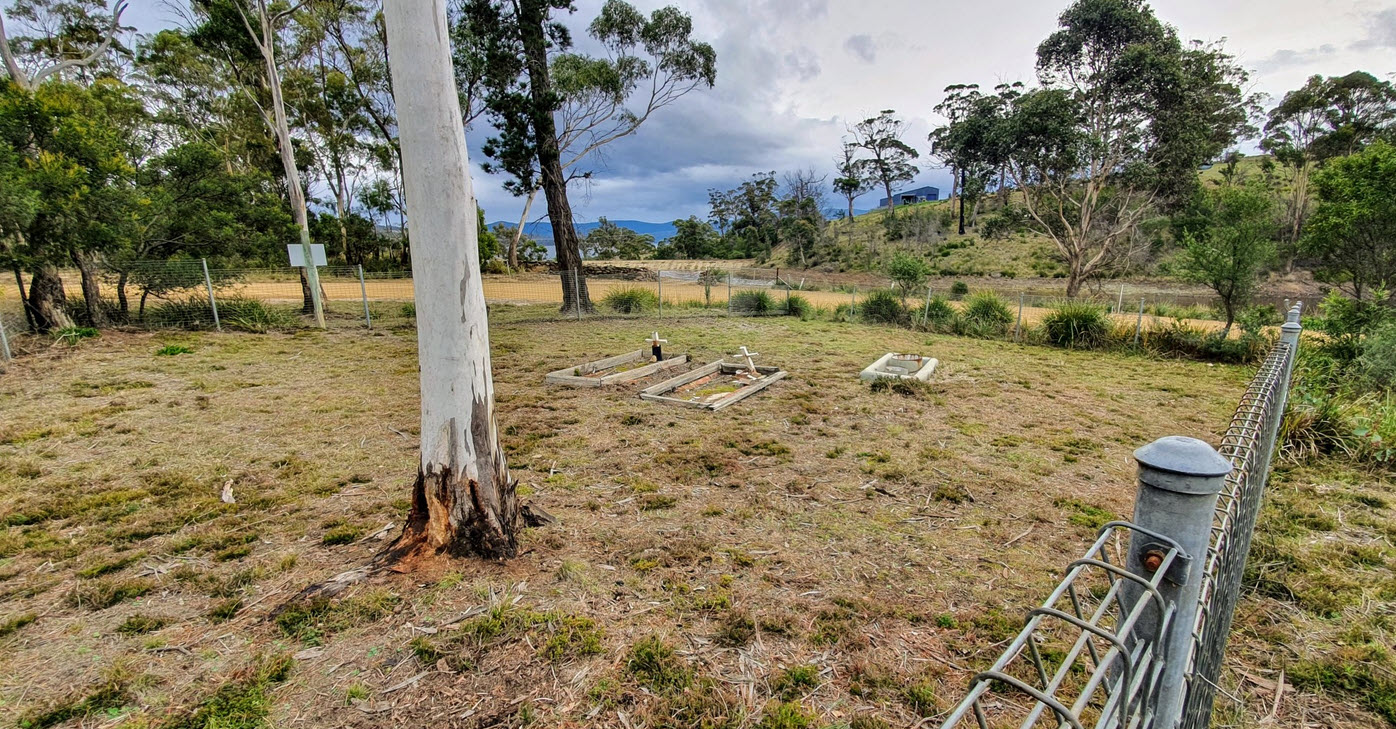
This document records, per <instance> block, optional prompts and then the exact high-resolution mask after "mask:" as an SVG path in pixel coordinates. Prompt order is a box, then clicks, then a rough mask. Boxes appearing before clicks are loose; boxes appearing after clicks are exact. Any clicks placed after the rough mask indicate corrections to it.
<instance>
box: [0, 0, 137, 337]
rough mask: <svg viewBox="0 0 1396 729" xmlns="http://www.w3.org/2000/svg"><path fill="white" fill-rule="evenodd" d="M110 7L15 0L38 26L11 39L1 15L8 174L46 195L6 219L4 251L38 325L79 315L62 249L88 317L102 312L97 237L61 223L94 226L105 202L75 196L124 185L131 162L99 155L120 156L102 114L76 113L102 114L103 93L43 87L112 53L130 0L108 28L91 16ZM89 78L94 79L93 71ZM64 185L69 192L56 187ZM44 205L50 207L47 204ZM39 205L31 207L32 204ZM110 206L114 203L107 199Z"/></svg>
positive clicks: (28, 196) (30, 193)
mask: <svg viewBox="0 0 1396 729" xmlns="http://www.w3.org/2000/svg"><path fill="white" fill-rule="evenodd" d="M104 7H105V5H103V4H101V3H94V2H71V3H59V2H52V1H43V2H29V3H22V4H20V5H18V6H16V10H17V11H18V15H19V16H20V19H21V20H27V21H28V22H29V24H30V26H29V27H30V29H31V30H36V31H37V32H35V33H34V34H33V35H25V36H17V37H16V38H14V39H13V42H12V40H11V38H10V37H9V35H8V33H7V32H6V29H5V21H4V17H3V15H0V59H2V60H3V61H4V65H5V73H6V75H7V76H8V82H7V83H6V88H5V89H3V91H4V93H5V94H6V97H7V98H6V109H5V110H4V111H5V112H6V113H8V114H9V115H10V117H9V118H8V119H7V120H6V121H5V126H6V129H5V135H6V136H7V137H8V138H7V139H6V142H8V144H9V146H10V150H9V155H8V156H9V159H10V160H11V162H12V163H15V164H14V166H12V167H11V180H10V182H11V184H22V185H23V186H24V187H25V188H27V189H24V190H22V191H21V190H18V189H17V190H15V191H13V192H11V193H10V195H9V196H8V197H10V198H11V199H12V200H28V201H35V200H37V201H39V202H40V205H41V207H38V208H33V207H30V206H29V205H21V206H18V207H12V208H11V212H12V213H19V212H23V213H25V214H23V215H20V216H16V217H12V218H11V219H10V220H9V223H8V225H4V224H0V235H3V237H5V238H8V241H7V242H6V248H7V249H8V250H9V251H10V253H9V254H8V255H7V256H6V257H7V258H9V262H10V263H11V266H12V268H13V270H14V273H15V278H16V279H17V281H18V282H19V283H20V295H21V296H22V297H24V298H25V300H26V302H27V304H26V309H25V313H26V314H27V315H28V317H29V318H30V319H31V321H32V323H33V325H34V327H35V328H36V329H38V330H39V331H49V330H50V329H54V328H61V327H65V326H71V325H72V320H71V319H70V318H69V316H68V315H67V312H66V311H65V310H64V306H65V300H66V296H65V292H64V290H63V280H62V279H61V278H59V276H58V270H57V266H58V265H60V263H61V262H63V260H62V258H63V257H64V256H63V255H62V254H66V257H67V258H68V259H69V260H71V262H73V263H76V264H78V265H79V266H80V267H82V269H83V274H84V275H83V277H82V280H83V289H84V294H86V295H85V296H84V300H85V301H86V303H87V305H88V312H89V317H90V318H93V319H94V320H95V319H98V318H100V312H101V308H100V306H99V305H98V303H99V302H98V301H96V296H97V290H96V277H95V275H94V274H93V272H92V270H91V267H90V265H89V261H88V258H87V255H88V252H89V249H90V247H91V246H92V245H94V244H95V243H96V242H97V240H94V239H93V238H90V237H89V238H87V239H86V241H85V245H81V244H76V243H78V241H77V239H76V238H74V237H72V236H73V235H74V232H73V231H71V230H68V231H61V232H60V229H61V228H62V227H64V226H65V225H74V224H77V225H82V224H83V221H82V220H81V218H84V217H85V218H86V219H87V225H84V226H83V227H85V228H86V232H88V233H93V232H96V229H95V228H93V227H91V226H93V225H97V224H98V223H99V221H100V220H101V219H102V218H103V216H102V215H100V214H98V215H92V214H91V213H93V212H97V211H95V210H92V211H85V210H84V209H83V208H82V207H81V206H79V205H78V200H76V199H74V198H73V197H72V196H85V195H89V194H93V195H105V194H107V193H109V192H111V191H112V190H115V189H116V186H115V185H114V184H113V183H114V182H115V180H116V178H117V177H119V176H120V175H122V174H124V173H123V171H122V170H121V169H118V166H117V163H116V160H115V159H113V158H112V157H108V158H107V159H100V158H99V157H98V156H96V155H100V154H103V153H106V154H110V155H112V156H113V157H115V156H117V155H116V154H115V152H114V150H113V148H115V147H118V146H119V140H118V139H115V138H114V136H115V135H114V134H113V132H114V130H113V129H112V128H111V127H110V126H108V125H103V124H101V123H100V122H99V123H96V124H93V125H92V126H91V128H90V129H84V128H83V127H82V125H81V123H80V116H75V114H76V115H80V114H82V113H94V114H95V115H97V116H103V115H104V111H105V110H104V108H103V105H102V103H101V102H100V100H95V99H93V98H92V97H91V95H90V94H85V93H83V92H82V91H81V90H79V89H76V88H72V89H66V90H54V91H53V93H47V92H41V91H42V88H43V84H44V82H45V81H46V80H49V79H53V80H54V81H58V82H61V81H62V80H64V79H65V78H67V77H68V76H69V75H76V74H77V73H79V72H82V71H83V70H84V69H87V68H89V67H91V66H93V65H94V64H98V63H101V62H103V61H104V60H105V58H106V56H107V54H108V51H109V50H110V49H111V47H112V44H113V42H114V41H115V38H116V35H117V33H118V32H120V30H121V15H122V13H124V12H125V10H126V3H124V2H118V3H117V4H116V6H115V8H114V9H113V10H112V13H111V22H110V24H108V25H107V26H106V28H105V30H102V29H101V26H98V25H96V23H95V21H94V20H93V14H94V11H96V10H97V9H100V8H104ZM86 80H87V81H88V82H90V81H91V79H90V77H89V78H88V79H86ZM110 91H112V92H113V93H107V94H103V95H102V96H104V97H105V98H107V99H108V100H112V99H114V98H115V96H114V95H113V94H115V95H120V94H122V93H124V92H123V91H121V89H120V87H119V86H112V87H110ZM94 101H97V103H95V104H94V103H93V102H94ZM79 109H81V111H79ZM45 147H51V149H47V150H46V149H45ZM99 150H100V151H99ZM65 166H66V168H67V169H66V170H64V167H65ZM25 173H33V174H32V175H30V174H25ZM83 177H87V179H86V180H83V179H82V178H83ZM84 183H86V184H84ZM63 195H68V196H70V198H69V199H66V200H65V199H63V198H61V197H55V196H63ZM94 200H95V198H94ZM54 206H59V207H54ZM44 207H47V208H49V209H48V210H47V211H45V210H43V208H44ZM31 212H32V213H33V215H29V214H28V213H31ZM106 212H107V213H110V212H111V211H110V209H109V208H108V209H107V210H106ZM75 218H77V219H75ZM60 223H61V225H60ZM25 265H27V266H28V267H29V268H30V281H29V290H28V291H25V290H24V285H23V282H22V281H20V280H19V279H20V278H21V277H20V275H19V269H20V267H21V266H25ZM97 323H100V322H97Z"/></svg>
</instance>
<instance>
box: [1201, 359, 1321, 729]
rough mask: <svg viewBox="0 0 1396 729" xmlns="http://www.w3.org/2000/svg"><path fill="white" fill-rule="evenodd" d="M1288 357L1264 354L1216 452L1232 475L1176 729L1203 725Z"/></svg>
mask: <svg viewBox="0 0 1396 729" xmlns="http://www.w3.org/2000/svg"><path fill="white" fill-rule="evenodd" d="M1294 357H1295V346H1294V345H1293V344H1292V343H1290V342H1285V341H1281V342H1279V343H1278V344H1276V345H1275V347H1274V349H1272V350H1271V351H1270V354H1269V356H1268V357H1266V358H1265V361H1264V363H1262V364H1261V367H1260V371H1259V372H1258V373H1257V374H1256V376H1255V378H1254V379H1253V380H1251V383H1250V386H1249V387H1247V389H1246V393H1245V395H1243V396H1242V398H1241V406H1240V407H1239V408H1237V410H1236V415H1235V417H1234V418H1232V421H1231V426H1230V427H1229V428H1227V431H1226V434H1225V435H1224V436H1222V442H1221V447H1220V448H1219V449H1218V450H1219V452H1220V453H1221V454H1222V456H1223V457H1225V458H1227V459H1228V460H1230V461H1231V463H1232V470H1231V475H1229V476H1228V477H1227V479H1226V486H1225V487H1224V488H1223V489H1222V492H1221V495H1220V496H1219V497H1218V500H1217V509H1216V521H1215V523H1214V524H1213V526H1212V540H1211V544H1210V545H1209V546H1208V549H1207V556H1206V560H1205V562H1204V568H1203V571H1202V592H1201V597H1200V599H1199V609H1198V611H1197V621H1196V624H1195V625H1193V626H1190V628H1191V630H1192V634H1193V651H1192V655H1191V656H1189V669H1188V672H1187V675H1188V687H1187V689H1188V691H1187V698H1186V700H1185V704H1184V708H1183V721H1182V724H1181V725H1180V726H1181V727H1182V729H1203V728H1204V727H1207V726H1209V725H1210V723H1211V717H1212V703H1213V700H1214V698H1215V696H1216V691H1217V682H1218V680H1219V679H1220V676H1221V670H1222V660H1223V658H1224V657H1225V654H1226V645H1227V637H1228V636H1229V635H1230V634H1231V620H1232V617H1233V616H1234V615H1235V613H1236V603H1237V602H1238V601H1239V599H1240V595H1241V580H1242V576H1243V573H1244V572H1245V569H1246V558H1247V556H1248V555H1249V554H1250V548H1251V537H1252V535H1253V534H1254V533H1255V523H1256V518H1257V517H1258V516H1259V514H1260V504H1261V496H1262V495H1263V494H1264V492H1265V484H1266V482H1267V481H1268V479H1269V475H1270V463H1271V460H1272V459H1273V457H1274V455H1275V447H1276V443H1277V441H1278V433H1279V429H1280V420H1281V419H1282V418H1283V417H1284V410H1285V401H1286V399H1287V393H1288V389H1289V387H1288V383H1289V379H1290V376H1291V374H1292V372H1293V368H1294Z"/></svg>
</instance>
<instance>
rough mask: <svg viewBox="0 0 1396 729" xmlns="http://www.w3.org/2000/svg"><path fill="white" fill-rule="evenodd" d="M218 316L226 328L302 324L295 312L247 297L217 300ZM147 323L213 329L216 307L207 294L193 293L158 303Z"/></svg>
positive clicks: (260, 328)
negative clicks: (210, 304) (275, 307)
mask: <svg viewBox="0 0 1396 729" xmlns="http://www.w3.org/2000/svg"><path fill="white" fill-rule="evenodd" d="M218 317H219V320H220V321H221V322H222V323H223V326H225V327H228V328H230V329H240V330H242V331H247V332H254V333H257V334H262V333H265V332H267V331H270V330H272V329H290V328H294V327H295V326H297V325H298V324H299V322H298V320H297V319H296V315H295V314H293V313H291V312H290V311H287V310H285V309H274V308H271V307H268V306H267V305H266V304H264V303H262V302H261V301H258V300H257V299H250V298H247V297H246V296H229V297H226V298H220V299H218ZM146 322H147V323H148V324H151V325H153V326H157V327H176V328H182V329H212V328H214V323H213V308H212V307H210V306H209V303H208V297H206V296H199V295H197V294H193V295H190V296H189V297H187V298H184V299H172V300H170V301H166V302H164V303H162V304H160V305H159V306H156V307H155V308H154V309H152V310H151V312H150V314H149V315H147V317H146Z"/></svg>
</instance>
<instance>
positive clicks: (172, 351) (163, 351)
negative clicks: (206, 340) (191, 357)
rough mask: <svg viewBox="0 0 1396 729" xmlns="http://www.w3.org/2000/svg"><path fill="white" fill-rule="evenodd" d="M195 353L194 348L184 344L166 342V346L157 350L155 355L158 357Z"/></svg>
mask: <svg viewBox="0 0 1396 729" xmlns="http://www.w3.org/2000/svg"><path fill="white" fill-rule="evenodd" d="M193 353H194V350H193V348H191V347H189V346H187V345H184V344H166V345H165V346H163V347H161V348H159V349H157V350H155V356H157V357H174V356H175V355H180V354H193Z"/></svg>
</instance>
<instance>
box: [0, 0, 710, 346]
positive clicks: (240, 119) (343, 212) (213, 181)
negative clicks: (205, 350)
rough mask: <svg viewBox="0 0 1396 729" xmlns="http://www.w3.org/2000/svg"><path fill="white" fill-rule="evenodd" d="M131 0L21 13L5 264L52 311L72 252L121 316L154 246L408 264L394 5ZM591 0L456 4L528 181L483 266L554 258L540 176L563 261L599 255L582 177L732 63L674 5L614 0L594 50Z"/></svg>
mask: <svg viewBox="0 0 1396 729" xmlns="http://www.w3.org/2000/svg"><path fill="white" fill-rule="evenodd" d="M125 9H126V4H125V3H124V2H118V3H117V4H115V5H113V6H108V4H107V3H106V2H105V1H104V0H14V2H11V3H9V5H8V7H6V8H5V10H4V13H3V14H0V52H2V53H3V59H4V69H5V77H4V79H3V81H0V264H3V265H4V266H5V268H7V269H9V272H10V273H12V274H13V276H14V277H15V280H16V283H17V284H18V285H19V288H20V291H21V294H22V297H23V299H24V304H25V305H24V308H25V314H26V316H27V317H28V319H29V322H30V324H31V326H32V328H34V329H36V330H38V331H49V330H52V329H57V328H63V327H66V326H71V325H72V323H73V312H71V311H70V308H71V307H70V306H69V305H68V302H67V299H68V296H69V292H67V291H66V290H65V289H64V282H63V280H62V279H61V277H60V276H59V273H58V272H59V269H60V268H61V267H74V268H76V269H77V270H78V271H79V272H80V278H81V289H82V292H81V293H82V302H81V307H80V310H79V311H78V314H79V316H80V317H81V318H82V319H83V320H85V321H86V322H87V323H90V324H92V325H94V326H102V325H104V324H106V323H109V322H111V321H113V320H116V321H119V320H122V319H124V318H127V317H130V316H132V311H131V307H132V303H131V301H130V298H131V297H129V296H128V289H130V288H132V287H137V288H139V290H140V291H141V292H142V294H141V296H142V298H144V297H145V296H147V295H149V294H151V293H152V292H154V293H155V294H156V295H159V294H160V292H162V291H165V290H168V288H169V287H168V286H162V282H161V281H160V280H158V279H160V278H161V277H166V278H167V277H168V273H167V272H166V271H165V269H158V268H153V267H150V266H142V265H139V262H140V261H147V260H150V259H159V260H174V261H178V260H191V261H192V260H197V259H199V258H208V259H210V260H212V261H214V262H215V263H216V265H217V266H218V267H241V266H268V265H284V264H285V246H286V245H288V244H292V245H293V244H296V243H302V244H307V245H308V244H310V243H312V242H313V243H318V244H323V245H324V246H325V248H326V251H327V254H328V256H329V258H330V259H331V261H332V262H337V263H339V264H342V265H351V266H358V265H362V266H364V267H365V268H368V269H389V268H393V269H400V268H404V267H407V266H409V265H410V261H411V259H410V256H411V249H410V246H409V241H410V235H411V230H410V228H411V226H410V220H408V219H407V216H406V206H405V203H404V200H403V193H402V189H403V183H402V153H401V147H400V144H399V140H398V120H397V109H396V107H395V104H394V99H393V94H392V79H391V73H390V70H391V69H390V63H389V62H390V57H391V54H390V52H389V48H388V44H387V33H386V28H385V26H384V20H383V16H382V12H381V9H380V7H379V6H378V4H377V3H374V2H371V1H363V2H361V1H360V0H304V1H302V2H296V3H287V2H284V1H278V0H192V2H191V3H190V4H189V7H188V13H187V15H186V17H184V18H183V22H182V23H180V27H177V28H174V29H168V30H162V31H160V32H158V33H154V34H151V35H145V34H138V33H136V32H135V31H134V29H133V28H130V27H128V26H126V25H123V23H122V16H123V14H124V11H125ZM571 12H574V8H573V7H572V5H571V4H570V3H569V2H563V1H561V0H518V1H515V0H455V1H454V2H453V3H452V4H451V7H450V14H449V19H450V24H451V28H450V36H451V40H452V45H453V65H454V74H455V85H456V91H457V95H458V98H459V103H460V107H461V120H460V121H461V124H462V125H465V126H467V127H468V126H470V125H472V124H475V123H477V121H480V120H485V121H487V122H488V124H489V127H490V129H491V130H492V134H491V135H490V137H489V139H488V141H487V143H486V144H485V145H484V149H483V150H482V151H483V152H484V153H485V158H486V159H485V164H486V168H487V169H489V170H491V171H499V172H502V173H505V174H506V175H507V176H508V178H509V182H508V184H507V185H506V187H507V188H508V189H509V190H510V191H511V192H513V193H515V194H516V195H519V196H520V197H523V198H525V200H526V204H525V212H524V216H523V217H522V218H521V219H520V222H519V225H518V226H514V227H510V228H505V229H501V230H495V231H488V232H486V233H484V234H482V237H481V240H480V241H479V243H480V249H481V251H482V263H485V260H484V259H487V258H498V259H499V261H501V262H502V264H503V265H507V266H511V267H517V266H519V265H520V264H521V263H523V262H526V261H527V260H528V259H529V258H530V257H538V254H539V247H538V246H536V244H534V243H533V242H532V241H528V240H526V239H524V238H523V236H522V234H521V232H520V231H521V229H522V228H523V224H524V223H525V222H527V216H528V210H529V208H530V207H531V203H532V201H533V199H534V198H535V197H536V195H537V194H538V193H539V192H540V191H541V192H542V193H543V196H544V198H545V199H546V201H547V208H548V216H549V218H550V219H551V220H552V223H553V228H554V230H555V231H556V235H557V250H558V261H559V264H560V265H561V266H562V267H563V268H568V269H573V270H577V271H580V267H581V252H580V242H579V240H578V238H577V235H576V231H575V228H574V227H573V225H572V215H571V208H570V203H569V201H568V198H567V184H568V182H569V181H572V180H576V179H579V178H587V177H590V176H591V174H592V172H591V171H589V170H588V169H587V165H588V164H589V161H590V160H592V159H594V158H595V155H596V153H597V152H598V151H599V150H601V149H602V148H603V147H605V146H606V145H608V144H611V143H613V142H615V141H617V140H619V139H622V138H624V137H626V136H629V135H632V134H634V133H635V131H636V130H638V129H639V128H640V126H641V125H642V124H643V123H644V122H645V121H646V120H647V119H649V118H651V117H652V116H653V114H655V113H656V112H658V111H659V110H660V109H663V108H664V107H666V106H668V105H670V104H672V103H673V102H674V101H676V100H677V99H679V98H681V97H682V96H684V95H685V94H687V93H689V92H690V91H693V90H694V89H697V88H701V87H709V86H712V85H713V83H715V81H716V54H715V53H714V51H713V49H712V47H711V46H710V45H708V44H706V43H703V42H701V41H698V40H695V39H694V38H693V37H692V22H691V20H690V19H689V17H688V16H687V15H686V14H684V13H683V12H681V11H679V10H678V9H677V8H674V7H665V8H661V9H659V10H656V11H654V12H652V13H650V14H643V13H641V12H639V11H638V10H636V9H635V8H634V7H633V6H631V5H629V4H628V3H626V2H623V0H608V2H606V3H605V4H604V5H603V6H602V8H601V10H600V12H599V14H598V15H597V17H596V18H595V19H593V20H592V22H591V23H590V24H589V25H588V26H587V33H588V34H589V35H590V36H591V37H592V38H593V39H594V40H595V41H596V42H597V43H598V44H600V46H601V47H602V48H604V54H602V55H600V56H591V55H587V54H582V53H577V52H575V51H573V44H572V39H571V37H570V34H569V32H568V31H567V29H566V27H565V26H564V25H562V23H561V22H560V21H561V19H562V18H563V17H564V16H565V15H567V14H569V13H571ZM7 23H8V27H6V24H7ZM481 229H482V230H483V226H481ZM496 265H498V264H496ZM26 274H27V279H28V280H27V281H26ZM314 277H315V272H314V269H310V270H309V271H308V272H306V271H303V272H302V289H303V295H304V299H305V307H306V311H307V313H313V314H314V315H315V316H316V317H317V318H319V317H320V316H321V313H320V312H319V311H318V310H314V308H315V302H316V301H318V297H315V296H314V295H313V289H314V288H315V286H316V283H315V281H314ZM104 284H105V285H108V286H114V287H115V288H116V297H115V298H116V301H117V302H118V303H117V305H116V306H115V307H111V306H108V305H105V304H104V303H103V301H104V299H103V293H102V287H103V286H104ZM563 288H564V295H565V297H566V301H565V303H564V307H567V308H576V307H581V308H583V309H589V308H590V306H591V304H590V301H589V300H588V299H587V296H586V292H585V288H584V286H583V287H582V288H581V291H580V294H581V296H580V298H574V294H575V293H576V292H577V290H576V289H574V288H572V287H570V286H569V287H563ZM139 305H140V304H139V303H137V304H136V306H137V307H138V306H139Z"/></svg>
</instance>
